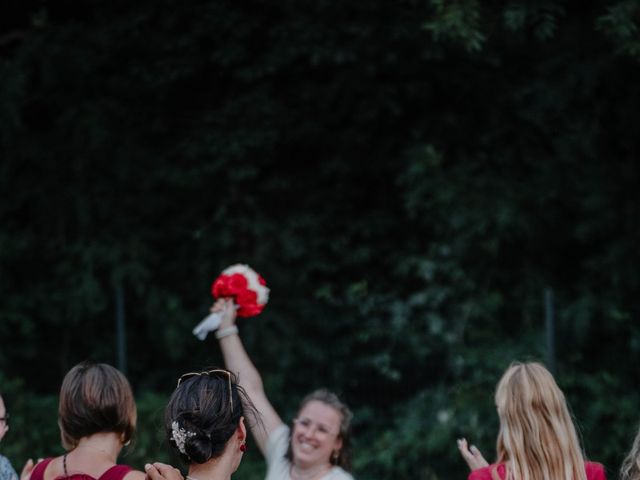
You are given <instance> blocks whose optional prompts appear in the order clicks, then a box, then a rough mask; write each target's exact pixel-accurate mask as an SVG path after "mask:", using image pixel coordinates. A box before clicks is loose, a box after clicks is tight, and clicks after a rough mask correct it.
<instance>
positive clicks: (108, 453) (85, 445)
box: [69, 432, 122, 463]
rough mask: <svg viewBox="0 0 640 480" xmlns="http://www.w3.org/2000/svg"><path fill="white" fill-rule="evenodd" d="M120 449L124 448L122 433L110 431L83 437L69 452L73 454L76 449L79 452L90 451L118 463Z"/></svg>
mask: <svg viewBox="0 0 640 480" xmlns="http://www.w3.org/2000/svg"><path fill="white" fill-rule="evenodd" d="M120 450H122V442H121V440H120V435H118V434H117V433H114V432H108V433H94V434H93V435H90V436H88V437H82V438H81V439H80V441H79V442H78V445H76V447H75V448H74V449H73V450H72V451H71V452H69V453H70V454H71V453H72V452H76V451H77V452H78V453H89V454H91V455H98V456H100V457H101V458H103V459H104V460H108V461H111V462H112V463H116V460H117V459H118V455H119V454H120Z"/></svg>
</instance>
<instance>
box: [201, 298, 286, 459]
mask: <svg viewBox="0 0 640 480" xmlns="http://www.w3.org/2000/svg"><path fill="white" fill-rule="evenodd" d="M211 311H212V312H213V311H222V312H223V317H222V322H221V324H220V328H219V329H218V332H217V333H218V334H219V335H220V336H222V338H220V339H219V342H220V349H221V350H222V356H223V357H224V363H225V365H226V367H227V369H228V370H230V371H231V372H233V373H234V374H236V375H237V376H238V383H239V384H240V386H241V387H242V388H244V390H245V391H246V392H247V395H249V398H250V399H251V401H252V402H253V405H254V406H255V407H256V410H258V412H259V413H260V415H261V417H262V422H263V424H264V429H263V428H262V427H261V426H260V425H256V426H251V427H252V428H251V433H252V434H253V438H254V439H255V441H256V443H257V444H258V448H259V449H260V451H261V452H262V453H263V454H265V451H266V448H267V440H268V439H269V434H270V433H271V432H273V431H274V430H275V429H276V428H278V427H279V426H280V425H282V423H283V422H282V419H281V418H280V416H279V415H278V413H277V412H276V411H275V409H274V408H273V406H272V405H271V402H269V399H268V398H267V395H266V393H265V391H264V386H263V384H262V378H261V377H260V373H259V372H258V370H257V369H256V367H255V366H254V365H253V362H251V359H250V358H249V355H248V354H247V351H246V350H245V349H244V345H242V341H241V340H240V337H239V336H238V335H237V333H231V334H229V332H233V330H234V327H235V321H236V310H235V306H234V305H233V301H232V300H229V299H220V300H218V301H217V302H216V303H215V304H214V305H213V307H212V308H211ZM225 334H226V335H225Z"/></svg>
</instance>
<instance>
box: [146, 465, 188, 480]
mask: <svg viewBox="0 0 640 480" xmlns="http://www.w3.org/2000/svg"><path fill="white" fill-rule="evenodd" d="M144 470H145V472H147V477H148V478H150V479H151V480H183V477H182V473H180V470H178V469H177V468H174V467H172V466H171V465H167V464H165V463H160V462H155V463H154V464H153V465H152V464H150V463H147V464H146V465H145V466H144Z"/></svg>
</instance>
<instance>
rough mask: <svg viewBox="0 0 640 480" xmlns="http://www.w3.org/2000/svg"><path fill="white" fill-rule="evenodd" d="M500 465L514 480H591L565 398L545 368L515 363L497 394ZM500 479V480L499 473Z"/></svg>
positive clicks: (508, 370)
mask: <svg viewBox="0 0 640 480" xmlns="http://www.w3.org/2000/svg"><path fill="white" fill-rule="evenodd" d="M495 400H496V406H497V408H498V416H499V418H500V433H499V435H498V442H497V446H496V450H497V453H498V463H504V464H505V465H506V472H507V475H506V477H507V479H509V480H586V478H587V477H586V473H585V466H584V456H583V454H582V450H581V448H580V442H579V441H578V435H577V433H576V429H575V426H574V424H573V421H572V418H571V415H570V414H569V408H568V407H567V402H566V400H565V398H564V395H563V393H562V391H561V390H560V388H559V387H558V385H557V384H556V382H555V380H554V379H553V376H552V375H551V373H549V371H548V370H547V369H546V368H545V367H544V366H543V365H542V364H540V363H536V362H529V363H519V362H516V363H513V364H511V366H510V367H509V368H508V369H507V371H506V372H505V373H504V375H503V376H502V379H500V382H499V383H498V387H497V389H496V395H495ZM492 476H493V478H494V479H497V478H499V477H498V475H497V471H496V469H495V468H494V470H493V472H492Z"/></svg>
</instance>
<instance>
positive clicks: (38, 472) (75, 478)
mask: <svg viewBox="0 0 640 480" xmlns="http://www.w3.org/2000/svg"><path fill="white" fill-rule="evenodd" d="M51 460H53V457H51V458H45V459H44V460H42V461H41V462H40V463H38V464H37V465H36V466H35V467H34V468H33V471H32V472H31V480H44V471H45V470H46V469H47V467H48V466H49V463H51ZM131 470H133V468H131V467H130V466H129V465H114V466H113V467H111V468H109V469H108V470H107V471H106V472H104V473H103V474H102V475H100V477H99V478H98V479H95V478H93V477H92V476H91V475H87V474H84V473H72V474H71V475H69V476H68V477H65V476H60V477H57V478H56V480H58V479H62V478H66V479H69V480H122V479H123V478H124V476H125V475H126V474H127V473H129V472H130V471H131Z"/></svg>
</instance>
